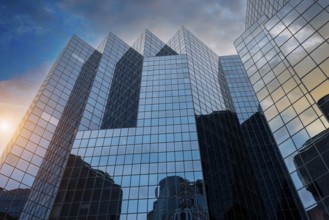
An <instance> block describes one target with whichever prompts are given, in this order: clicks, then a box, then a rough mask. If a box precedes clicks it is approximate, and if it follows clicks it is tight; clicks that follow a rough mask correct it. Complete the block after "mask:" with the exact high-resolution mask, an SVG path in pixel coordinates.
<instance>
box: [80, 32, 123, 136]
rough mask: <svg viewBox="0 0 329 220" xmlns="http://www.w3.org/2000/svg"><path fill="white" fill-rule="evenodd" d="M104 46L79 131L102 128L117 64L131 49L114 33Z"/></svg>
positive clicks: (109, 36) (108, 37)
mask: <svg viewBox="0 0 329 220" xmlns="http://www.w3.org/2000/svg"><path fill="white" fill-rule="evenodd" d="M104 44H105V45H104V48H103V51H102V59H101V61H100V64H99V66H98V70H97V75H96V78H95V81H94V83H93V87H92V90H91V93H90V96H89V97H88V100H87V104H86V108H85V110H84V113H83V117H82V119H81V123H80V126H79V130H92V129H99V128H100V127H101V123H102V119H103V115H104V112H105V108H106V104H107V97H108V94H109V92H110V88H111V83H112V79H113V74H114V71H115V67H116V64H117V62H118V61H119V60H120V59H121V58H122V56H123V55H124V54H125V53H126V52H127V51H128V49H129V46H128V45H127V44H126V43H125V42H123V41H122V40H121V39H119V38H118V37H117V36H115V35H114V34H112V33H110V34H109V35H108V36H107V38H106V42H105V43H104Z"/></svg>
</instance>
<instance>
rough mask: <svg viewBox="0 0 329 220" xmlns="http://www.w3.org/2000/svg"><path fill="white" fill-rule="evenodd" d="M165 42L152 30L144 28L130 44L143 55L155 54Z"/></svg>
mask: <svg viewBox="0 0 329 220" xmlns="http://www.w3.org/2000/svg"><path fill="white" fill-rule="evenodd" d="M164 45H165V44H164V43H163V42H162V41H161V40H160V39H159V38H158V37H157V36H155V35H154V34H153V33H152V32H150V31H149V30H145V31H144V32H143V33H142V34H141V36H140V37H139V38H138V39H137V40H136V41H135V43H134V44H133V45H132V46H131V47H132V48H133V49H135V50H136V51H137V52H139V53H140V54H141V55H143V56H144V57H150V56H155V55H156V54H157V53H158V52H159V51H160V50H161V48H162V47H163V46H164Z"/></svg>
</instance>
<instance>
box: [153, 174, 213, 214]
mask: <svg viewBox="0 0 329 220" xmlns="http://www.w3.org/2000/svg"><path fill="white" fill-rule="evenodd" d="M155 196H156V198H157V200H156V201H155V202H154V203H153V210H152V211H151V212H149V213H148V214H147V219H148V220H162V219H170V220H192V219H207V218H208V212H207V204H206V196H205V194H204V192H203V181H202V180H198V181H196V182H189V181H188V180H186V179H183V178H182V177H179V176H169V177H166V178H164V179H162V180H161V181H160V182H159V186H158V187H157V188H156V191H155Z"/></svg>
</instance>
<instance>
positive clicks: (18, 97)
mask: <svg viewBox="0 0 329 220" xmlns="http://www.w3.org/2000/svg"><path fill="white" fill-rule="evenodd" d="M49 68H50V65H49V64H43V65H41V66H39V67H37V68H34V69H33V70H31V71H28V72H27V73H25V74H22V75H21V76H20V77H18V78H13V79H10V80H4V81H0V124H5V123H6V124H7V125H8V126H7V128H6V129H1V130H0V152H2V151H3V149H4V148H5V147H6V145H7V144H8V142H9V140H10V138H11V136H12V135H13V133H14V131H15V129H16V127H17V126H18V124H19V122H20V121H21V120H22V118H23V116H24V114H25V112H26V111H27V109H28V107H29V105H30V104H31V102H32V100H33V98H34V96H35V94H36V93H37V90H38V88H39V87H40V84H41V82H42V80H43V79H44V77H45V76H46V74H47V72H48V70H49Z"/></svg>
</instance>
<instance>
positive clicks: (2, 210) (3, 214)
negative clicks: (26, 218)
mask: <svg viewBox="0 0 329 220" xmlns="http://www.w3.org/2000/svg"><path fill="white" fill-rule="evenodd" d="M30 191H31V190H30V189H13V190H8V191H6V190H4V189H0V219H8V220H10V219H18V217H19V215H20V213H21V212H22V210H23V208H24V205H25V202H26V200H27V198H28V197H29V194H30Z"/></svg>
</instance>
